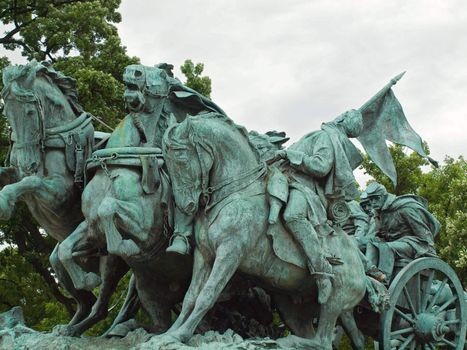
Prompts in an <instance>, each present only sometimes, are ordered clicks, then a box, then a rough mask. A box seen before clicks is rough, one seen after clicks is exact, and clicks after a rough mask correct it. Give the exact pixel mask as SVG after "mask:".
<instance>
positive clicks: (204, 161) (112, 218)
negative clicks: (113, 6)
mask: <svg viewBox="0 0 467 350" xmlns="http://www.w3.org/2000/svg"><path fill="white" fill-rule="evenodd" d="M172 68H173V67H172V66H171V65H169V64H165V63H164V64H159V65H156V66H154V67H147V66H143V65H131V66H128V67H127V68H126V70H125V72H124V74H123V79H124V82H125V92H124V96H123V98H124V101H125V104H126V106H127V110H128V115H127V116H125V118H124V119H123V120H122V121H121V122H120V124H119V125H118V127H117V128H116V129H115V131H114V132H113V133H112V134H111V135H109V136H107V137H104V139H102V138H100V141H99V142H98V145H99V147H100V148H101V149H93V145H94V137H95V135H94V132H93V128H92V124H91V117H90V116H89V115H88V114H86V113H85V112H84V111H83V110H82V108H81V107H80V106H79V104H78V102H77V99H76V91H75V89H74V84H75V83H74V81H73V80H72V79H70V78H68V77H65V76H63V75H61V74H60V73H58V72H55V71H54V70H53V69H52V68H50V67H47V66H44V65H42V64H38V63H37V62H32V63H30V64H28V65H26V66H15V67H9V68H7V69H5V73H4V83H5V89H4V91H3V92H2V95H3V98H4V100H5V114H6V116H7V118H8V120H9V123H10V125H11V126H12V135H11V141H12V147H11V155H10V162H11V167H8V168H2V169H1V183H2V184H4V187H3V189H2V191H0V215H1V216H2V218H4V219H6V218H8V217H9V216H10V215H11V212H12V210H13V206H14V203H15V202H16V201H18V200H25V201H26V203H27V204H28V206H29V208H30V210H31V212H32V213H33V215H34V216H35V217H36V219H37V220H38V222H39V223H40V225H41V226H42V227H43V228H44V229H45V230H46V231H47V233H48V234H50V235H52V236H53V237H55V238H56V239H57V240H58V241H59V242H61V243H60V244H59V245H58V246H57V248H56V249H55V251H54V254H53V255H52V257H51V262H52V266H53V267H54V269H55V270H56V272H57V276H58V278H59V279H60V282H62V283H63V284H64V285H65V286H66V288H67V290H69V292H70V294H71V295H72V296H73V297H75V298H76V299H77V301H78V303H79V306H80V307H79V308H78V312H77V315H75V317H74V318H73V320H71V322H70V323H69V324H68V325H66V326H61V327H57V331H58V332H59V333H61V334H64V335H79V334H82V333H83V332H84V331H85V330H86V329H88V328H89V327H90V326H92V325H93V324H95V323H96V322H98V321H99V320H101V319H102V318H104V317H105V316H106V307H107V304H108V301H109V298H110V296H111V295H112V293H113V291H114V290H115V287H116V285H117V282H118V281H119V280H120V278H121V277H122V276H123V275H124V274H125V273H126V271H127V270H128V268H131V270H132V272H133V276H132V278H131V282H130V285H129V291H128V295H127V299H126V301H125V303H124V306H123V307H122V309H121V311H120V313H119V315H118V317H117V319H116V320H115V322H114V325H113V326H112V327H115V326H117V324H119V323H120V322H124V321H127V320H129V319H130V318H131V317H133V316H134V315H135V313H136V311H137V310H138V307H139V305H141V306H142V307H143V309H144V310H146V312H147V313H148V314H149V315H150V317H151V319H152V322H153V325H152V326H153V328H152V329H153V330H154V331H155V332H156V333H161V332H165V333H163V334H162V335H159V336H157V337H155V338H153V339H152V340H151V342H152V343H151V344H157V345H154V346H163V345H164V344H167V343H168V342H169V343H170V342H173V341H182V342H186V341H188V340H189V339H190V337H191V336H192V335H193V333H194V332H195V330H196V329H197V327H201V328H198V330H200V329H202V330H207V329H216V330H222V329H224V328H223V327H231V328H233V329H234V330H235V331H236V332H239V333H242V334H248V335H250V336H251V335H255V334H256V335H269V336H274V335H273V334H272V333H267V332H266V333H265V332H263V333H261V332H259V333H258V328H257V326H256V333H254V332H253V331H252V330H251V329H250V328H248V327H249V326H247V327H246V328H245V323H248V322H249V323H248V324H251V322H252V320H255V322H256V324H261V327H264V328H262V329H263V330H266V329H269V330H270V328H267V327H269V326H268V324H269V323H270V322H271V321H272V311H271V310H272V307H275V308H277V310H278V311H279V314H280V316H281V318H282V320H283V322H284V323H285V324H286V326H287V327H288V328H289V329H290V331H291V332H292V334H293V336H289V337H286V338H283V339H278V340H277V343H275V344H276V345H277V346H282V347H285V348H297V349H298V348H302V349H305V348H306V349H326V350H329V349H331V348H332V341H333V332H334V327H335V325H336V322H337V321H338V320H340V323H341V325H342V326H343V328H344V329H345V331H346V332H347V334H348V335H349V337H350V339H351V341H352V345H353V347H354V349H364V344H365V336H366V335H368V336H372V337H373V338H374V339H377V340H378V342H379V344H380V348H381V349H385V350H389V349H414V348H425V349H426V348H429V349H434V348H436V347H444V346H445V347H451V348H453V349H458V350H460V349H462V348H463V346H464V343H465V334H466V327H467V326H466V323H467V322H466V321H467V315H466V314H467V307H466V305H465V295H464V292H463V290H462V286H461V284H460V282H459V280H458V278H457V276H456V275H455V273H454V272H453V270H452V269H451V268H450V267H449V266H448V265H446V264H445V263H444V262H442V261H441V260H440V259H439V258H438V257H437V255H436V251H435V250H434V245H433V240H434V237H435V236H436V234H437V232H438V229H439V223H438V222H437V220H436V219H435V218H434V217H433V216H432V215H431V214H430V213H429V212H428V211H427V209H426V203H424V202H423V200H422V199H420V198H419V197H416V196H411V195H407V196H401V197H395V196H393V195H391V194H388V193H387V192H386V191H385V189H384V188H382V187H381V185H378V184H371V185H370V186H369V187H368V188H367V189H366V190H365V191H364V192H363V193H362V194H360V193H359V191H358V189H357V185H356V181H355V177H354V174H353V171H354V170H355V169H356V168H357V167H358V166H359V164H360V163H361V161H362V157H361V155H360V152H359V151H358V150H357V148H356V147H355V146H354V145H353V144H352V142H350V138H357V139H358V140H359V141H360V142H361V143H362V145H363V146H364V149H365V150H366V152H367V153H368V155H369V156H370V158H371V159H372V160H373V161H374V162H375V164H377V165H378V166H379V167H380V168H381V170H382V171H383V172H384V173H385V174H387V175H388V176H389V177H390V178H392V179H393V181H396V174H395V172H394V167H393V166H392V159H391V158H390V155H389V153H388V151H387V147H386V140H390V141H393V142H396V143H400V144H404V145H407V146H409V147H411V148H412V149H414V150H416V151H417V152H419V153H420V154H421V155H423V156H426V154H425V153H424V151H423V147H422V140H421V138H420V137H419V136H418V134H417V133H416V132H415V131H414V130H413V129H412V128H411V127H410V125H409V123H408V121H407V119H406V118H405V115H404V113H403V111H402V107H401V106H400V104H399V102H398V101H397V99H396V97H395V96H394V93H393V92H392V86H393V85H394V84H395V83H396V82H397V81H398V80H399V79H400V78H401V77H402V74H401V75H399V76H397V77H395V78H394V79H392V80H391V81H390V83H388V84H387V85H386V86H384V88H383V89H382V90H381V91H379V92H378V93H377V94H376V95H375V96H374V97H373V98H371V99H370V100H369V101H368V102H366V103H365V104H364V105H363V106H362V107H361V108H359V109H358V110H350V111H347V112H345V113H343V114H342V115H340V116H338V117H337V118H335V119H334V120H333V121H331V122H328V123H323V124H322V126H321V128H320V130H317V131H313V132H310V133H308V134H306V135H305V136H304V137H302V138H301V139H300V140H299V141H297V142H296V143H294V144H293V145H291V146H290V147H288V148H283V144H284V143H285V142H286V141H287V140H288V138H287V137H286V135H285V133H283V132H276V131H271V132H268V133H266V134H260V133H257V132H249V133H248V132H247V130H246V129H245V128H244V127H241V126H239V125H236V124H235V123H234V121H233V120H232V119H230V118H229V117H228V116H227V115H226V114H225V112H224V111H223V110H222V109H221V108H220V107H219V106H217V105H216V104H215V103H213V102H212V101H211V100H209V99H207V98H206V97H204V96H202V95H200V94H199V93H197V92H196V91H193V90H191V89H190V88H188V87H186V86H184V85H183V84H182V83H181V82H180V81H179V80H178V79H176V78H174V76H173V74H172ZM430 160H431V159H430ZM431 161H433V160H431ZM433 162H434V161H433ZM7 183H8V184H7ZM5 184H6V185H5ZM83 186H85V187H84V190H83V191H81V188H82V187H83ZM81 192H82V197H81V200H80V198H79V197H80V195H81ZM90 256H93V257H94V258H93V259H91V261H93V263H92V264H90V265H89V264H88V265H85V264H82V262H81V259H82V258H83V257H88V260H89V257H90ZM99 256H100V259H102V260H101V267H103V268H102V269H101V270H100V271H99V269H98V268H97V265H98V259H99V258H98V257H99ZM93 264H94V265H93ZM237 272H241V274H240V275H237ZM190 281H191V283H190ZM98 285H101V287H100V288H101V290H100V293H99V298H98V300H97V303H96V305H94V307H93V308H92V310H91V306H92V304H93V303H94V301H95V297H94V296H93V294H92V293H91V292H90V291H91V290H93V289H94V288H95V287H96V286H98ZM221 294H223V296H222V297H221V299H222V300H224V301H225V300H228V303H227V306H225V305H222V301H221V302H219V303H217V304H216V302H217V301H218V299H219V297H220V296H221ZM246 296H248V297H246ZM182 299H183V304H182V309H181V312H180V314H179V315H178V317H177V320H176V321H175V322H174V323H173V324H171V311H172V310H173V308H174V307H175V305H176V304H177V303H179V302H180V301H182ZM250 303H251V304H250ZM245 305H255V310H256V312H255V314H253V315H252V314H251V310H250V309H251V307H245ZM258 305H262V306H264V307H262V308H258ZM213 307H214V308H215V311H213V312H211V313H209V314H208V311H209V310H210V309H211V308H213ZM355 308H358V312H354V309H355ZM260 309H261V311H259V310H260ZM216 310H217V311H216ZM207 314H208V316H206V317H205V315H207ZM213 315H217V318H216V317H214V318H213ZM233 315H237V316H235V317H233ZM238 315H240V319H241V320H242V322H236V321H234V320H235V318H238V317H239V316H238ZM203 317H205V318H204V321H203V322H202V320H203ZM219 319H223V320H224V321H225V322H222V325H221V324H220V322H219ZM260 319H262V321H261V322H259V323H258V320H260ZM245 320H247V321H248V322H245ZM109 332H111V331H109ZM10 333H11V332H10ZM10 333H8V334H10ZM275 336H277V334H275ZM334 345H336V344H334Z"/></svg>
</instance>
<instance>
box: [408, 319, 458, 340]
mask: <svg viewBox="0 0 467 350" xmlns="http://www.w3.org/2000/svg"><path fill="white" fill-rule="evenodd" d="M414 331H415V334H416V335H417V337H418V338H419V339H421V340H424V341H428V342H429V341H433V340H435V341H437V340H441V339H442V338H443V337H444V335H445V334H446V333H447V332H449V327H448V326H446V325H445V324H444V321H443V320H442V319H441V318H439V317H437V316H436V315H433V314H431V313H422V314H419V315H418V316H417V319H416V321H415V325H414Z"/></svg>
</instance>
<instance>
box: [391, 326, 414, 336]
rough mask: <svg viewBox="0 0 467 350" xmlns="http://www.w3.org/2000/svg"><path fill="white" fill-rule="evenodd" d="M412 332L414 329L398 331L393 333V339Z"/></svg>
mask: <svg viewBox="0 0 467 350" xmlns="http://www.w3.org/2000/svg"><path fill="white" fill-rule="evenodd" d="M410 332H413V327H408V328H402V329H398V330H397V331H394V332H391V337H395V336H397V335H401V334H406V333H410Z"/></svg>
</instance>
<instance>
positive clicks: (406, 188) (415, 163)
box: [361, 145, 429, 195]
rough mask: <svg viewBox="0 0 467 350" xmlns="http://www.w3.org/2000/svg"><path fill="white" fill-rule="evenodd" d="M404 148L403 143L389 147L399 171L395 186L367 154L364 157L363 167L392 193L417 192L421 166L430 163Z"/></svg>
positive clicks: (366, 172)
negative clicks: (407, 153) (407, 152)
mask: <svg viewBox="0 0 467 350" xmlns="http://www.w3.org/2000/svg"><path fill="white" fill-rule="evenodd" d="M404 150H405V147H404V146H401V145H392V146H391V147H389V151H390V153H391V156H392V159H393V160H394V165H395V167H396V172H397V185H396V186H395V187H394V184H393V183H392V181H391V180H390V179H389V178H388V177H387V176H386V175H384V174H383V173H382V171H381V170H380V169H379V168H378V167H377V166H376V164H375V163H373V162H372V161H371V159H370V158H369V157H368V156H367V155H365V157H364V159H363V164H362V166H361V168H363V170H364V171H365V174H368V175H370V176H371V177H372V178H373V179H374V180H375V181H377V182H379V183H381V184H383V185H384V186H385V187H386V188H387V189H388V191H389V192H391V193H394V194H396V195H401V194H404V193H416V192H417V190H418V188H419V186H420V185H421V178H422V176H423V173H422V169H421V168H420V167H421V166H424V165H428V164H429V162H428V161H427V160H426V159H424V158H422V157H421V156H420V155H418V153H416V152H412V153H411V154H410V155H406V154H405V152H404Z"/></svg>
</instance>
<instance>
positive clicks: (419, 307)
mask: <svg viewBox="0 0 467 350" xmlns="http://www.w3.org/2000/svg"><path fill="white" fill-rule="evenodd" d="M421 288H422V287H421V283H420V272H419V273H417V279H416V288H415V289H416V290H415V307H416V308H417V309H416V310H417V312H418V313H421V312H422V305H421V304H422V300H421V295H420V292H421Z"/></svg>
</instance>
